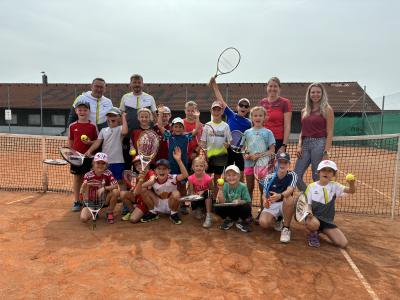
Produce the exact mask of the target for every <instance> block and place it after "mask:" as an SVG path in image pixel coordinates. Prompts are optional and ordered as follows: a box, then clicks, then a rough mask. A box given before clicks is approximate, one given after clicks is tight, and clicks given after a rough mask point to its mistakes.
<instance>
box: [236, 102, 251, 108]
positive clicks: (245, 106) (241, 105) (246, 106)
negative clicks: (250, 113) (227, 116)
mask: <svg viewBox="0 0 400 300" xmlns="http://www.w3.org/2000/svg"><path fill="white" fill-rule="evenodd" d="M239 107H243V108H249V107H250V105H247V104H241V103H239Z"/></svg>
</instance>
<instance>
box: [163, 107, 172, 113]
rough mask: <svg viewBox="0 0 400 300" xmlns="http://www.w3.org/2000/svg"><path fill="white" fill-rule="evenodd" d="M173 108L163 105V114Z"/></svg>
mask: <svg viewBox="0 0 400 300" xmlns="http://www.w3.org/2000/svg"><path fill="white" fill-rule="evenodd" d="M170 113H171V110H170V109H169V107H168V106H163V114H170Z"/></svg>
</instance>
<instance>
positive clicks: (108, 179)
mask: <svg viewBox="0 0 400 300" xmlns="http://www.w3.org/2000/svg"><path fill="white" fill-rule="evenodd" d="M83 180H84V181H97V182H99V183H100V184H102V182H103V180H104V186H110V185H116V184H117V183H118V181H117V180H116V179H115V178H114V175H113V174H112V173H111V171H110V170H108V169H107V170H105V171H104V172H103V173H102V174H101V175H98V176H97V175H96V173H95V172H94V171H93V170H91V171H89V172H87V173H86V174H85V176H83Z"/></svg>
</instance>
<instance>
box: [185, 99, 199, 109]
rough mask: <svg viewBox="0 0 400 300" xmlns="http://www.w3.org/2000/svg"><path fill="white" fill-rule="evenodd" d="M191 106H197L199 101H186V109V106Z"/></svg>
mask: <svg viewBox="0 0 400 300" xmlns="http://www.w3.org/2000/svg"><path fill="white" fill-rule="evenodd" d="M189 106H192V107H194V108H197V103H196V102H194V101H192V100H191V101H188V102H186V103H185V109H186V108H188V107H189Z"/></svg>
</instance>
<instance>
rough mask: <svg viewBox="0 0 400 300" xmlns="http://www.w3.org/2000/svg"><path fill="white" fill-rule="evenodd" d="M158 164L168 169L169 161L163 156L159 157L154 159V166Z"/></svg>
mask: <svg viewBox="0 0 400 300" xmlns="http://www.w3.org/2000/svg"><path fill="white" fill-rule="evenodd" d="M158 166H166V167H167V168H168V169H170V167H169V161H168V160H167V159H164V158H162V159H159V160H157V161H156V168H157V167H158Z"/></svg>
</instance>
